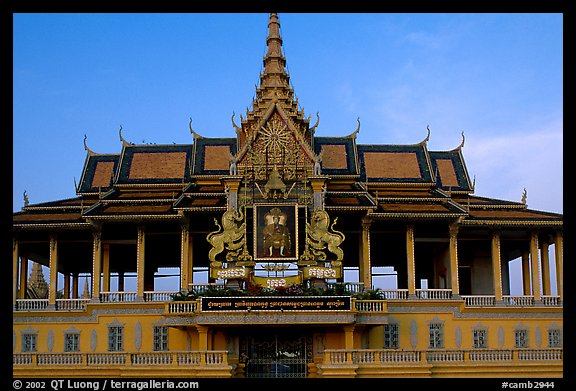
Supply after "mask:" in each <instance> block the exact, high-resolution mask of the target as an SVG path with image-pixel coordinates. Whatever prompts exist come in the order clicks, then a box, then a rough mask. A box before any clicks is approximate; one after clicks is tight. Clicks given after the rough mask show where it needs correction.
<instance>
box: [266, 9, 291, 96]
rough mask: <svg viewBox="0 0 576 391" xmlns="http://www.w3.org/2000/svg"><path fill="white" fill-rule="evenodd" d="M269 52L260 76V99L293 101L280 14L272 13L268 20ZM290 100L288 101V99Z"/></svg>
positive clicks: (267, 44) (267, 39)
mask: <svg viewBox="0 0 576 391" xmlns="http://www.w3.org/2000/svg"><path fill="white" fill-rule="evenodd" d="M266 46H267V51H266V55H265V56H264V72H263V73H262V74H261V76H260V88H259V90H260V94H257V96H258V97H259V98H268V99H267V100H270V99H272V100H274V99H277V100H278V101H282V100H284V101H287V100H289V101H290V102H291V101H292V96H293V94H294V93H293V91H292V88H291V87H290V76H289V75H288V72H287V71H286V57H284V55H283V54H282V37H281V35H280V20H279V18H278V14H274V13H271V14H270V17H269V19H268V35H267V36H266ZM287 98H288V99H287Z"/></svg>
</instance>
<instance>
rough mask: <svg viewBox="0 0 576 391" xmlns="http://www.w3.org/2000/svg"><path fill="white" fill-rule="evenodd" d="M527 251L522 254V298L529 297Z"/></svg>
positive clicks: (528, 258) (528, 260)
mask: <svg viewBox="0 0 576 391" xmlns="http://www.w3.org/2000/svg"><path fill="white" fill-rule="evenodd" d="M529 254H530V253H529V252H528V251H523V252H522V289H523V292H524V296H529V295H530V293H531V291H530V256H529Z"/></svg>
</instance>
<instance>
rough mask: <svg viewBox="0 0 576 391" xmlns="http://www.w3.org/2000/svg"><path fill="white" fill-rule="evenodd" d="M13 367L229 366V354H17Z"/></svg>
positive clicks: (193, 352)
mask: <svg viewBox="0 0 576 391" xmlns="http://www.w3.org/2000/svg"><path fill="white" fill-rule="evenodd" d="M12 364H13V365H15V366H16V365H38V366H40V365H53V366H104V365H111V366H119V365H146V366H163V365H170V366H172V365H178V366H210V365H218V366H221V365H227V364H228V351H225V350H198V351H190V352H149V353H123V352H117V353H14V354H13V355H12Z"/></svg>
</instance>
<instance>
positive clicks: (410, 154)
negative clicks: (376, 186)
mask: <svg viewBox="0 0 576 391" xmlns="http://www.w3.org/2000/svg"><path fill="white" fill-rule="evenodd" d="M358 160H359V162H360V180H361V181H364V182H375V183H432V182H433V179H432V173H431V169H430V161H429V156H428V151H427V150H426V145H425V144H424V143H423V144H417V145H358Z"/></svg>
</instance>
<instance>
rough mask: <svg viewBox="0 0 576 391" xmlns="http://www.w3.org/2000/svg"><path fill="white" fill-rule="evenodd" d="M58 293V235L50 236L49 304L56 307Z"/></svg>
mask: <svg viewBox="0 0 576 391" xmlns="http://www.w3.org/2000/svg"><path fill="white" fill-rule="evenodd" d="M56 292H58V240H57V239H56V235H50V290H49V291H48V304H49V305H56Z"/></svg>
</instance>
